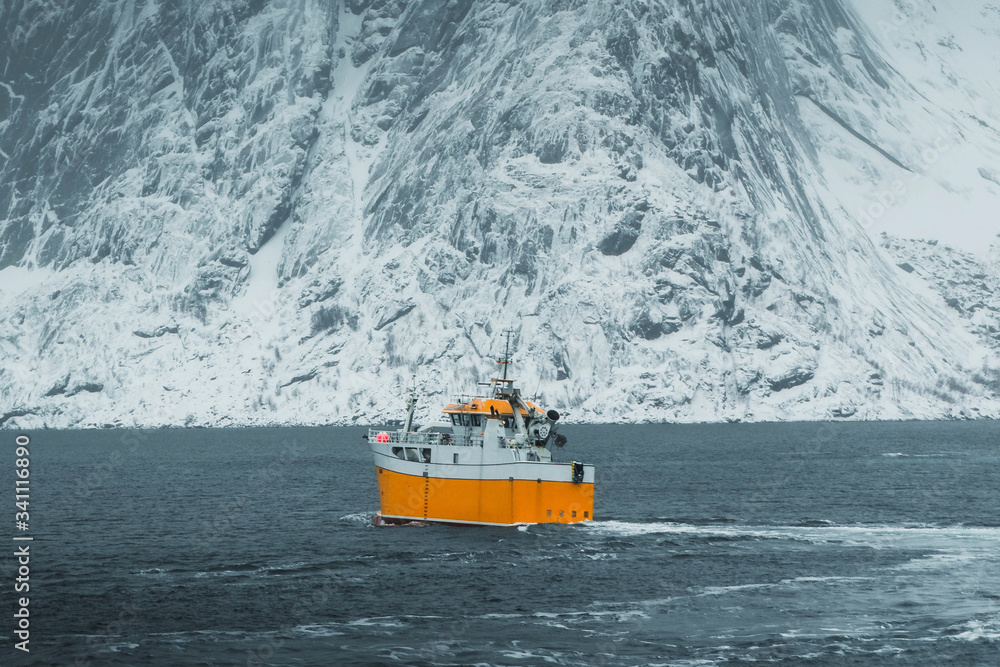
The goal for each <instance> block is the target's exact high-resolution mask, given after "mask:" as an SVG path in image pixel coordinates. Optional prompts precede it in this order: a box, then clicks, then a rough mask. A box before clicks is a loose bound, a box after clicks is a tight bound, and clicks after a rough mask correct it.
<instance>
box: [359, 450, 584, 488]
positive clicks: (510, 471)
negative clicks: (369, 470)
mask: <svg viewBox="0 0 1000 667" xmlns="http://www.w3.org/2000/svg"><path fill="white" fill-rule="evenodd" d="M375 465H377V466H378V467H380V468H385V469H386V470H391V471H392V472H396V473H399V474H401V475H412V476H414V477H423V476H424V473H425V472H426V473H427V475H426V476H427V477H432V478H435V479H466V480H507V479H510V478H511V477H513V478H514V479H516V480H522V481H528V482H535V481H537V480H539V479H540V480H542V481H543V482H566V483H572V482H573V479H572V472H571V470H570V464H569V462H561V461H560V462H559V463H543V462H538V461H511V462H510V463H483V464H479V463H468V464H463V463H422V462H418V461H404V460H403V459H400V458H398V457H395V456H392V455H388V454H384V453H382V452H375ZM583 483H584V484H593V483H594V466H592V465H584V466H583Z"/></svg>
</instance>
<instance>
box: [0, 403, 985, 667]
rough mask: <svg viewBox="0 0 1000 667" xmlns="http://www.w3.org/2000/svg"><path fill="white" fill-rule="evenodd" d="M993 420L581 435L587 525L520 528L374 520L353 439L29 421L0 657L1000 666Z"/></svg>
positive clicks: (367, 462)
mask: <svg viewBox="0 0 1000 667" xmlns="http://www.w3.org/2000/svg"><path fill="white" fill-rule="evenodd" d="M998 428H1000V427H998V426H997V424H995V423H990V422H978V423H975V422H973V423H969V422H965V423H902V424H899V423H896V424H888V423H887V424H859V423H845V424H781V425H774V424H761V425H693V426H677V425H665V426H600V427H583V426H577V427H564V429H563V432H565V433H566V435H567V436H569V439H570V443H569V445H568V446H567V448H566V449H565V450H563V451H561V452H557V457H561V458H563V459H569V458H573V459H577V460H584V461H587V462H592V463H594V464H596V465H597V486H596V492H595V496H596V499H595V517H596V521H594V522H592V523H590V524H588V525H573V526H554V525H535V526H528V527H522V528H510V529H499V528H456V527H444V526H424V527H414V526H404V527H378V528H376V527H373V526H372V525H371V516H372V514H373V512H375V510H377V509H378V506H377V492H376V486H375V474H374V466H373V463H372V460H371V455H370V453H369V451H368V449H367V444H366V443H365V442H364V441H363V440H362V439H361V434H362V433H363V431H362V429H352V428H314V429H247V430H163V431H148V432H135V431H129V432H122V431H112V430H107V431H83V432H80V431H78V432H67V431H62V432H44V431H38V432H34V433H29V435H30V437H31V446H30V449H31V463H30V466H31V480H32V485H31V506H30V507H31V529H30V531H29V532H30V534H31V535H32V536H34V542H32V543H31V544H32V546H31V554H32V555H31V575H30V576H31V591H30V611H31V643H30V647H31V653H30V655H29V656H27V658H28V659H27V660H26V659H25V657H26V656H24V655H23V654H21V653H20V652H18V651H15V650H14V649H13V646H12V645H13V641H14V640H13V639H12V637H13V635H12V631H13V622H12V620H11V616H10V614H12V613H13V610H14V604H15V603H14V600H13V597H14V596H13V595H12V593H11V590H12V585H13V579H14V577H15V576H16V575H15V568H16V564H15V562H14V559H13V558H12V557H11V556H7V557H5V558H3V559H2V568H3V570H2V572H3V577H4V582H3V583H2V590H4V591H5V593H4V595H3V598H2V602H3V613H4V615H5V616H6V617H7V618H8V621H7V625H8V626H9V630H8V631H6V632H5V636H6V637H8V638H10V639H5V641H4V645H3V647H2V649H0V664H5V665H6V664H28V663H30V664H40V665H41V664H46V665H47V664H54V665H84V664H90V665H132V664H137V665H174V664H178V665H180V664H195V665H233V664H250V665H260V664H273V665H475V664H478V665H651V664H654V665H712V664H727V665H732V664H746V663H753V662H756V663H779V664H788V665H799V664H805V665H845V664H846V665H883V664H885V665H927V664H940V663H945V662H948V663H952V664H959V665H997V664H1000V437H998ZM15 435H16V434H15V433H14V432H11V431H9V430H8V431H2V432H0V438H4V439H5V440H7V441H9V442H7V443H5V446H4V448H3V451H6V452H8V465H6V466H5V470H7V472H6V473H5V478H6V479H7V480H8V483H7V484H5V485H4V488H6V489H8V495H9V496H12V495H13V492H12V489H13V486H14V485H13V482H12V480H13V473H12V471H13V470H14V461H13V458H14V457H13V440H14V436H15ZM8 445H9V446H8ZM11 501H12V499H11ZM13 511H14V509H13V508H12V507H11V508H10V512H11V516H10V517H9V519H10V525H11V526H13V519H14V517H13V516H12V514H13ZM8 534H9V535H13V534H16V531H15V530H14V529H13V527H11V528H9V529H8ZM8 539H9V538H8ZM9 544H17V543H13V542H9ZM11 551H13V550H11Z"/></svg>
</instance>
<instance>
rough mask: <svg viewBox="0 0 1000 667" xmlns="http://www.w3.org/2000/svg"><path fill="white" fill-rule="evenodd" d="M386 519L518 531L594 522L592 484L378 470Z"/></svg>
mask: <svg viewBox="0 0 1000 667" xmlns="http://www.w3.org/2000/svg"><path fill="white" fill-rule="evenodd" d="M377 470H378V491H379V498H380V500H381V506H382V516H383V517H384V518H385V519H388V520H393V519H397V520H398V519H403V520H412V521H430V522H440V523H469V524H487V525H513V524H519V523H575V522H577V521H587V520H590V519H593V518H594V485H593V483H584V482H580V483H574V482H553V481H545V480H543V481H538V480H535V479H531V480H523V479H503V480H499V479H447V478H442V477H423V476H416V475H407V474H403V473H398V472H394V471H392V470H388V469H386V468H382V467H378V468H377Z"/></svg>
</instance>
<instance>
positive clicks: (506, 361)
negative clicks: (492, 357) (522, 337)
mask: <svg viewBox="0 0 1000 667" xmlns="http://www.w3.org/2000/svg"><path fill="white" fill-rule="evenodd" d="M503 333H504V334H505V335H506V336H507V341H506V343H505V345H504V350H503V358H501V359H497V363H498V364H499V365H501V366H503V378H502V379H504V380H506V379H507V366H509V365H510V337H511V336H512V335H513V334H514V330H513V329H504V330H503Z"/></svg>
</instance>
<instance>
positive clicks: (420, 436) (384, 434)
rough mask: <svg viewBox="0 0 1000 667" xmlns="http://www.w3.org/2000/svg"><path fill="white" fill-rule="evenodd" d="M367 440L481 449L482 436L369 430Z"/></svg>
mask: <svg viewBox="0 0 1000 667" xmlns="http://www.w3.org/2000/svg"><path fill="white" fill-rule="evenodd" d="M368 440H370V441H372V442H382V443H390V444H401V445H459V446H465V447H482V446H483V436H481V435H466V436H458V435H452V434H451V433H420V432H416V431H410V432H409V433H405V432H403V431H399V430H397V431H389V430H380V429H375V428H373V429H369V430H368Z"/></svg>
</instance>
